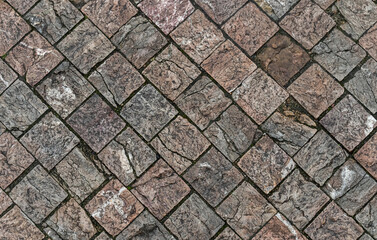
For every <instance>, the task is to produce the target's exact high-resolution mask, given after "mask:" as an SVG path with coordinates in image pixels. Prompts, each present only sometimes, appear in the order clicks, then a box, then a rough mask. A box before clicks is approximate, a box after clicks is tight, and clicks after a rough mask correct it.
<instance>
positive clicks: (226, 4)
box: [195, 0, 247, 24]
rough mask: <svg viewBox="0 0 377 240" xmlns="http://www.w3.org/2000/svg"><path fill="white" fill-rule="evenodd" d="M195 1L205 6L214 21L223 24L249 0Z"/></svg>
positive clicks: (202, 6)
mask: <svg viewBox="0 0 377 240" xmlns="http://www.w3.org/2000/svg"><path fill="white" fill-rule="evenodd" d="M195 2H196V3H197V4H198V5H199V6H200V7H201V8H203V10H204V11H205V12H206V13H207V14H208V16H210V17H211V18H212V19H213V21H215V22H216V23H218V24H222V23H224V22H225V21H226V20H227V19H228V18H229V17H230V16H232V15H233V14H234V13H235V12H236V11H237V10H238V9H239V8H240V7H242V5H243V4H245V3H246V2H247V0H233V1H227V0H195Z"/></svg>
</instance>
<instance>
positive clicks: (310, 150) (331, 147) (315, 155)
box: [294, 130, 348, 186]
mask: <svg viewBox="0 0 377 240" xmlns="http://www.w3.org/2000/svg"><path fill="white" fill-rule="evenodd" d="M347 156H348V154H347V152H346V151H345V150H344V149H343V148H342V147H341V146H339V145H338V144H337V143H336V142H335V141H334V140H333V139H332V138H331V137H330V136H329V135H328V134H327V133H326V132H324V131H323V130H321V131H319V132H318V133H317V134H316V135H315V136H314V137H313V138H312V139H310V141H309V142H308V143H307V144H306V145H305V146H304V147H303V148H301V150H300V151H299V152H298V153H297V154H296V155H295V157H294V160H295V161H296V162H297V164H298V165H300V167H301V168H302V169H304V171H305V172H306V173H307V174H308V175H309V176H310V177H312V178H313V180H314V181H316V182H317V183H318V184H319V185H321V186H322V185H323V184H324V183H325V182H326V180H327V179H328V178H329V177H331V175H332V173H333V171H334V169H335V168H337V167H339V166H340V165H342V164H343V163H344V161H345V160H346V158H347Z"/></svg>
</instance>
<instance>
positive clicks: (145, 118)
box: [121, 84, 178, 141]
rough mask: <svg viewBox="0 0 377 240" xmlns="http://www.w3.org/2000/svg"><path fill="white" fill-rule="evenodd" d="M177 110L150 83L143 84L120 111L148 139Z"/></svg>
mask: <svg viewBox="0 0 377 240" xmlns="http://www.w3.org/2000/svg"><path fill="white" fill-rule="evenodd" d="M177 113H178V111H177V110H176V109H175V108H174V107H173V105H171V104H170V103H169V102H168V101H167V100H166V98H165V97H164V96H163V95H161V93H159V92H158V91H157V90H156V89H155V88H154V87H153V86H152V85H150V84H148V85H146V86H144V87H143V88H142V89H141V90H140V91H139V92H138V93H136V95H134V96H133V97H132V98H131V100H130V101H128V102H127V103H126V105H125V106H124V107H123V109H122V111H121V115H122V117H124V119H126V121H127V122H128V123H129V124H131V126H132V127H133V128H134V129H135V130H136V131H137V132H138V133H139V134H140V135H141V136H142V137H143V138H145V139H146V140H147V141H150V140H151V139H152V138H153V137H154V136H155V135H156V134H157V133H158V132H159V131H160V130H161V129H162V128H163V127H164V126H165V125H166V124H167V123H168V122H169V121H170V120H171V119H173V118H174V116H175V115H177Z"/></svg>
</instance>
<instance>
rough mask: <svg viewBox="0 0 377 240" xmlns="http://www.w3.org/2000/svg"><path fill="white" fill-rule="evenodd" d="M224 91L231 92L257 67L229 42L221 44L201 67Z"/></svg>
mask: <svg viewBox="0 0 377 240" xmlns="http://www.w3.org/2000/svg"><path fill="white" fill-rule="evenodd" d="M201 66H202V67H203V68H204V70H206V71H207V72H208V73H209V74H210V75H211V76H212V77H213V78H214V79H215V80H216V81H217V82H218V83H219V84H220V85H221V86H222V87H223V88H224V89H225V90H227V91H228V92H232V91H233V90H234V89H236V88H237V87H238V85H240V84H241V82H242V81H243V80H245V78H246V77H248V76H249V75H250V74H251V73H252V72H253V71H254V70H255V69H257V66H256V65H255V64H254V63H253V62H252V61H251V60H250V59H249V58H248V57H247V56H246V55H245V54H243V53H242V52H241V50H240V49H238V48H237V47H236V46H235V45H234V44H233V43H232V42H231V41H229V40H227V41H226V42H224V43H223V44H221V45H220V46H219V47H218V48H217V49H216V50H215V51H214V52H213V53H212V54H211V56H209V57H208V58H207V59H206V60H205V61H204V62H203V63H202V65H201Z"/></svg>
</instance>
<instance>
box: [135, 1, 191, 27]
mask: <svg viewBox="0 0 377 240" xmlns="http://www.w3.org/2000/svg"><path fill="white" fill-rule="evenodd" d="M138 7H140V9H141V10H142V11H143V12H144V13H145V15H147V16H148V17H149V18H150V19H151V20H152V21H153V22H154V23H155V24H156V25H157V26H158V27H159V28H160V29H161V30H162V31H163V32H164V33H165V34H169V33H170V32H171V31H172V30H173V29H174V28H175V27H176V26H178V24H180V23H181V22H183V21H184V20H185V19H186V18H187V17H188V16H189V15H190V14H191V13H192V12H193V11H194V10H195V8H194V6H192V4H191V2H190V1H189V0H180V1H175V0H143V1H142V2H141V3H140V4H139V5H138Z"/></svg>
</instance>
